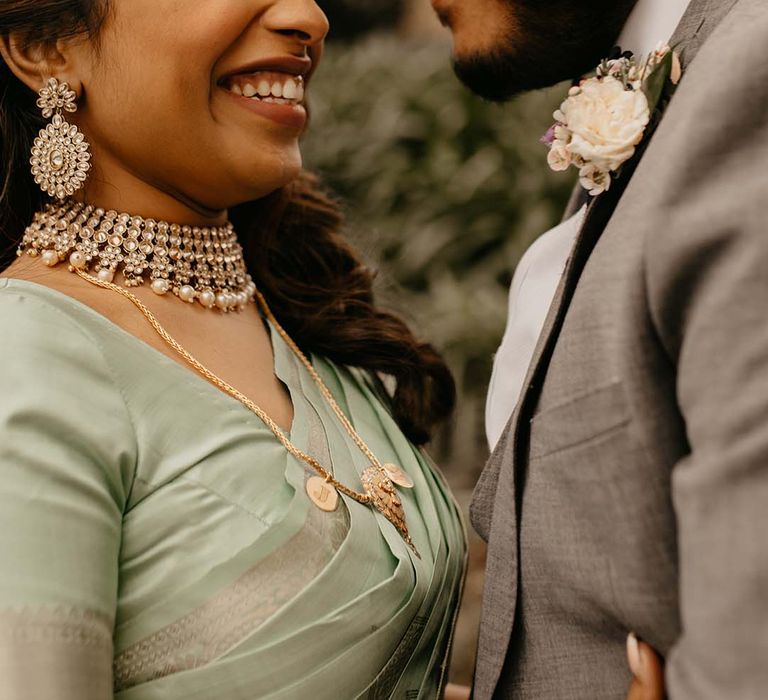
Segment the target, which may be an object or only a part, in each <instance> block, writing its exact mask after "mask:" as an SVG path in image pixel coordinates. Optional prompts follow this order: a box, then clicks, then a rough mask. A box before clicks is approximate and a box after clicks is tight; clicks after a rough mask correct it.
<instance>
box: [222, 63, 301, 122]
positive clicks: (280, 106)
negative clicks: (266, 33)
mask: <svg viewBox="0 0 768 700" xmlns="http://www.w3.org/2000/svg"><path fill="white" fill-rule="evenodd" d="M311 70H312V60H311V59H310V58H309V57H296V56H285V57H281V58H272V59H263V60H260V61H254V62H251V63H249V64H247V65H243V66H240V67H239V68H236V69H233V70H230V71H228V72H227V73H225V74H224V75H223V76H222V77H221V78H220V79H219V80H218V87H219V88H220V89H221V90H222V91H223V92H225V93H226V94H227V95H228V96H229V98H230V99H232V100H235V101H237V103H238V104H239V105H240V106H242V107H243V108H245V109H248V110H249V111H251V112H253V113H254V114H258V115H259V116H261V117H264V118H267V119H270V120H272V121H274V122H276V123H278V124H281V125H284V126H287V127H290V128H292V129H296V130H298V131H301V130H303V129H304V127H305V126H306V123H307V110H306V108H305V106H304V90H305V76H308V75H309V73H310V72H311Z"/></svg>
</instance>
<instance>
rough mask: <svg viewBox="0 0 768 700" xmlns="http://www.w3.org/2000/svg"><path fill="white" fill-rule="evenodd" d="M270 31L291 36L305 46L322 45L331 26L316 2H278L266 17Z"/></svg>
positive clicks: (305, 0)
mask: <svg viewBox="0 0 768 700" xmlns="http://www.w3.org/2000/svg"><path fill="white" fill-rule="evenodd" d="M264 23H265V25H266V27H267V28H268V29H270V30H271V31H273V32H277V33H279V34H283V35H286V36H291V37H293V38H295V39H298V41H299V42H300V43H301V44H303V45H305V46H314V45H316V44H319V43H321V42H322V41H323V40H324V39H325V37H326V36H327V35H328V30H329V29H330V25H329V24H328V18H327V17H326V16H325V13H324V12H323V11H322V10H321V9H320V6H319V5H318V4H317V3H316V2H315V0H276V1H275V2H274V3H273V5H272V6H271V7H270V8H269V10H268V11H267V13H266V14H265V15H264Z"/></svg>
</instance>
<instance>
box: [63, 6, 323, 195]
mask: <svg viewBox="0 0 768 700" xmlns="http://www.w3.org/2000/svg"><path fill="white" fill-rule="evenodd" d="M109 6H110V13H109V15H108V16H107V19H106V21H105V24H104V25H103V28H102V30H101V32H100V35H99V38H98V50H96V51H92V50H90V49H89V47H87V46H85V45H82V46H81V47H80V48H77V47H76V48H74V49H73V50H74V51H75V52H77V51H81V54H80V55H79V56H78V55H76V56H75V58H76V59H77V60H76V61H75V63H76V68H77V78H78V79H79V81H80V82H81V84H82V98H81V103H80V109H79V111H78V113H77V114H76V115H75V116H74V117H73V119H74V120H76V122H77V123H78V125H79V126H80V128H81V129H82V131H84V132H85V134H86V137H87V138H88V140H89V141H90V142H91V144H92V147H93V151H94V158H93V162H94V167H95V168H96V170H95V171H94V177H95V179H96V180H95V181H96V182H97V184H98V178H99V177H100V176H101V177H103V178H104V180H105V182H104V183H102V184H104V186H107V187H109V185H110V182H109V180H110V172H109V171H110V169H112V170H114V169H115V168H116V169H119V170H121V171H123V172H124V173H128V174H129V175H130V176H131V177H134V178H137V179H138V180H141V181H143V182H145V183H147V184H150V185H151V186H153V187H155V188H157V189H159V190H161V191H163V192H166V193H168V194H171V195H173V196H176V197H178V198H179V199H181V200H185V201H189V202H194V203H196V204H199V205H200V206H201V207H205V208H208V209H210V210H219V209H225V208H228V207H230V206H233V205H235V204H238V203H241V202H244V201H249V200H253V199H258V198H260V197H262V196H264V195H266V194H268V193H270V192H273V191H274V190H276V189H279V188H280V187H282V186H284V185H286V184H287V183H288V182H290V181H291V180H292V179H293V178H294V177H295V176H296V175H297V173H298V171H299V169H300V167H301V155H300V152H299V137H300V136H301V134H302V132H303V130H304V128H305V126H306V121H307V113H306V109H305V107H304V105H303V104H302V102H303V93H304V90H305V88H306V82H307V79H308V78H309V76H310V74H311V72H312V71H313V70H314V69H315V68H316V66H317V63H318V61H319V59H320V56H321V53H322V47H323V41H324V39H325V36H326V33H327V31H328V22H327V19H326V17H325V15H324V14H323V12H322V10H321V9H320V8H319V7H318V5H317V3H316V2H315V0H110V3H109ZM254 91H255V92H256V95H255V96H251V95H253V93H254ZM246 95H248V96H246Z"/></svg>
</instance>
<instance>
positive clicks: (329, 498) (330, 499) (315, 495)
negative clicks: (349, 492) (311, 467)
mask: <svg viewBox="0 0 768 700" xmlns="http://www.w3.org/2000/svg"><path fill="white" fill-rule="evenodd" d="M306 489H307V495H308V496H309V498H310V500H311V501H312V503H314V504H315V505H316V506H317V507H318V508H319V509H320V510H324V511H325V512H326V513H333V511H335V510H336V508H337V507H338V505H339V492H338V491H337V490H336V489H335V488H334V487H333V484H329V483H328V482H327V481H326V480H325V479H323V478H322V477H319V476H313V477H312V478H311V479H307V485H306Z"/></svg>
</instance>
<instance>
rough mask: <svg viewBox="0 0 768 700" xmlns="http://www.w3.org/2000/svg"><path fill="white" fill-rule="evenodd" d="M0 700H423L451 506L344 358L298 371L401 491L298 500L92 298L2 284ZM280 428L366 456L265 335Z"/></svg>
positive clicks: (312, 449) (241, 429) (455, 560)
mask: <svg viewBox="0 0 768 700" xmlns="http://www.w3.org/2000/svg"><path fill="white" fill-rule="evenodd" d="M0 333H1V334H2V342H0V697H2V698H4V699H5V700H16V699H18V700H22V699H23V700H37V699H38V698H40V699H42V698H46V699H48V698H56V699H57V700H96V699H99V700H101V699H102V698H113V697H114V698H117V699H119V700H203V699H210V700H214V699H215V700H235V699H240V698H243V699H246V698H247V699H249V700H250V699H253V698H269V699H274V700H278V699H280V700H282V699H288V698H290V699H296V700H301V699H302V698H311V699H312V700H326V699H327V700H348V699H349V700H351V699H353V698H371V699H373V698H414V699H415V698H436V697H438V696H439V695H440V693H441V688H442V685H443V684H444V682H445V680H446V678H445V669H446V664H447V658H448V654H449V648H450V643H451V638H452V633H453V628H454V623H455V616H456V610H457V607H458V604H459V598H460V594H461V587H462V580H463V571H464V567H465V558H466V548H465V536H464V530H463V526H462V523H461V518H460V515H459V513H458V510H457V507H456V506H455V502H454V501H453V500H452V499H451V497H450V495H449V491H448V488H447V487H446V485H445V483H444V481H443V479H442V478H441V476H440V475H439V474H438V473H437V472H436V470H435V469H434V468H433V467H432V465H431V464H430V463H429V462H428V460H427V459H426V457H425V455H424V454H423V453H422V452H420V451H419V450H417V449H415V448H414V447H413V446H412V445H411V444H409V442H408V441H407V440H406V439H405V437H404V436H403V435H402V433H401V432H400V430H399V429H398V427H397V425H396V424H395V423H394V421H393V420H392V418H391V416H390V415H389V413H388V411H387V410H386V408H385V407H384V405H382V403H381V402H380V400H379V398H378V397H377V394H376V393H375V392H374V391H373V390H372V388H371V386H370V385H369V383H368V381H367V380H366V378H365V376H364V375H363V373H361V372H359V371H357V370H354V369H348V368H345V367H339V366H336V365H334V364H332V363H331V362H329V361H327V360H324V359H322V358H317V357H314V358H313V364H314V366H315V368H316V369H317V371H318V372H319V373H320V375H321V376H322V378H323V380H324V381H325V382H326V384H327V385H328V386H329V387H330V389H331V390H332V392H333V394H334V396H335V397H336V399H337V400H338V402H339V404H340V405H341V407H342V408H343V409H344V411H345V412H346V414H347V415H348V416H349V417H350V419H351V421H352V423H353V424H354V426H355V428H356V430H357V431H358V432H359V433H360V435H361V436H362V437H363V439H364V440H365V441H366V442H367V443H368V445H369V446H370V447H371V449H372V450H373V452H374V453H375V454H376V455H377V456H378V457H379V459H381V460H382V461H383V462H393V463H396V464H398V465H400V466H402V467H403V469H405V470H406V471H407V472H408V473H409V474H410V475H411V477H412V478H413V480H414V481H415V484H416V485H415V488H414V489H413V490H411V491H401V495H402V499H403V504H404V507H405V511H406V517H407V521H408V525H409V528H410V531H411V535H412V537H413V540H414V542H415V544H416V546H417V547H418V549H419V551H420V553H421V556H422V558H421V559H418V558H416V557H415V556H414V555H413V553H412V552H411V550H410V549H409V548H408V546H407V545H406V544H405V543H404V542H403V540H402V538H401V537H400V535H399V534H398V533H397V531H396V530H395V528H394V527H393V526H392V525H391V524H390V523H389V522H388V521H387V520H386V519H385V518H383V517H382V516H381V515H380V514H378V513H377V512H375V511H373V510H372V509H371V508H369V507H366V506H363V505H360V504H359V503H356V502H354V501H352V500H350V499H348V498H346V497H342V499H341V504H340V506H339V508H338V509H337V510H336V511H335V512H333V513H326V512H323V511H321V510H319V509H318V508H316V507H315V506H314V505H313V503H312V502H311V501H310V500H309V498H308V497H307V495H306V491H305V481H306V479H308V478H309V477H310V476H313V474H312V473H310V471H309V468H308V467H306V466H305V465H304V464H303V463H301V462H299V461H297V460H296V459H294V458H293V457H291V456H290V455H289V454H288V453H287V451H286V450H285V448H284V447H283V446H282V445H280V444H279V443H278V441H277V440H276V439H275V437H274V435H272V433H270V432H269V430H268V429H267V428H266V427H265V426H264V425H263V424H262V423H261V422H260V421H259V419H258V418H257V417H256V416H255V415H254V414H253V413H251V412H250V411H249V410H248V409H246V408H245V407H244V406H242V405H241V404H240V403H239V402H237V401H235V400H234V399H232V398H230V397H229V396H228V395H226V394H224V393H222V392H220V391H219V390H218V389H216V388H215V387H214V386H212V385H210V384H209V383H208V382H206V381H205V380H204V379H202V378H201V377H199V376H198V375H197V374H195V373H194V372H192V371H191V370H188V369H186V368H185V367H184V366H182V365H180V364H178V363H176V362H174V361H173V360H171V359H169V358H168V357H166V356H165V355H163V354H162V353H160V352H158V351H156V350H155V349H153V348H152V347H150V346H149V345H147V344H145V343H143V342H142V341H140V340H138V339H137V338H135V337H133V336H131V335H129V334H128V333H126V332H125V331H123V330H122V329H120V328H119V327H118V326H116V325H115V324H113V323H112V322H110V321H109V320H107V319H106V318H105V317H103V316H101V315H100V314H98V313H97V312H95V311H94V310H92V309H90V308H89V307H87V306H85V305H83V304H81V303H79V302H77V301H75V300H74V299H72V298H70V297H68V296H66V295H63V294H61V293H59V292H56V291H53V290H51V289H49V288H46V287H43V286H40V285H37V284H34V283H30V282H25V281H19V280H11V279H2V278H0ZM272 342H273V346H274V354H275V372H276V374H277V376H278V377H279V378H280V379H281V380H282V381H283V382H284V383H285V384H286V386H287V387H288V389H289V391H290V394H291V398H292V400H293V404H294V411H295V418H294V424H293V427H292V429H291V433H290V438H291V440H292V442H293V443H294V444H295V445H297V446H298V447H299V448H301V449H303V450H305V451H307V452H309V453H310V454H312V455H313V456H315V457H316V458H318V459H319V461H320V462H321V463H322V464H324V465H331V467H332V469H333V471H334V473H335V475H336V477H337V478H338V479H339V480H340V481H342V482H343V483H345V484H347V485H350V486H352V487H353V488H356V489H359V490H362V489H361V484H360V479H359V475H360V473H361V472H362V470H363V469H365V468H366V467H367V466H369V465H368V464H367V463H366V461H365V458H364V456H363V455H362V454H361V453H360V451H359V450H358V449H357V448H356V447H355V445H354V444H353V443H352V441H351V439H350V437H349V436H348V435H347V433H346V432H345V431H344V430H343V428H342V427H341V425H340V424H339V422H338V419H337V418H336V417H335V416H334V414H333V413H332V411H331V410H330V409H329V407H328V406H327V405H326V403H325V402H324V401H323V399H322V397H321V396H320V393H319V391H318V389H317V387H316V386H315V384H314V383H313V381H312V379H311V377H310V376H309V374H308V373H307V371H306V369H305V368H304V367H302V366H301V364H300V363H299V362H298V360H297V359H296V358H295V357H294V356H293V354H292V353H291V352H290V350H289V348H287V346H286V345H285V344H284V342H283V341H282V339H281V338H280V336H279V335H278V334H277V333H275V332H274V330H273V332H272Z"/></svg>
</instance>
